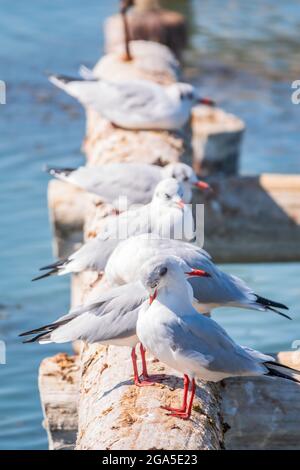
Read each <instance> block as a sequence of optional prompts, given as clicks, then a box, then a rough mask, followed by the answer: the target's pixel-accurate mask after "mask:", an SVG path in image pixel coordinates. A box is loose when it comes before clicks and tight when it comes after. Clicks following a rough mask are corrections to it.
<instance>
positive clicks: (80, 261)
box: [33, 178, 195, 281]
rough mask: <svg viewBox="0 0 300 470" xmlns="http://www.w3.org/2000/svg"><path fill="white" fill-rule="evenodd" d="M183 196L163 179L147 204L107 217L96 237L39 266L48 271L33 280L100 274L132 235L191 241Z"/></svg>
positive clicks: (190, 221) (171, 180) (178, 187)
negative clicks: (118, 247)
mask: <svg viewBox="0 0 300 470" xmlns="http://www.w3.org/2000/svg"><path fill="white" fill-rule="evenodd" d="M183 193H184V191H183V187H182V185H181V183H179V182H178V181H177V180H175V179H174V178H167V179H165V180H162V181H161V182H160V183H158V185H157V186H156V189H155V191H154V195H153V198H152V201H151V203H150V204H147V205H145V206H141V207H140V208H138V209H132V210H129V211H127V212H123V213H121V214H120V215H118V216H110V217H107V219H106V221H105V224H104V227H103V229H102V231H101V233H100V234H99V235H98V236H97V237H96V238H94V239H92V240H89V241H87V242H86V243H85V244H84V245H83V246H82V247H81V248H80V249H79V250H77V251H75V252H74V253H73V254H71V255H70V256H69V257H68V258H66V259H65V260H61V261H57V262H55V263H53V264H50V265H48V266H44V267H42V268H41V270H42V271H47V272H46V273H45V274H42V275H40V276H38V277H36V278H34V279H33V281H36V280H38V279H43V278H46V277H48V276H52V275H63V274H68V273H79V272H82V271H86V270H88V271H96V272H98V273H102V272H103V271H104V268H105V265H106V262H107V260H108V258H109V256H110V255H111V253H112V252H113V250H114V249H115V248H116V246H117V245H118V243H119V242H120V241H121V240H124V239H126V238H128V237H130V236H133V235H137V234H142V233H152V234H155V236H162V237H171V238H180V239H181V238H182V239H184V240H191V239H193V238H194V237H195V232H194V221H193V215H192V212H191V209H190V208H189V206H187V205H185V204H184V202H183V200H182V198H183Z"/></svg>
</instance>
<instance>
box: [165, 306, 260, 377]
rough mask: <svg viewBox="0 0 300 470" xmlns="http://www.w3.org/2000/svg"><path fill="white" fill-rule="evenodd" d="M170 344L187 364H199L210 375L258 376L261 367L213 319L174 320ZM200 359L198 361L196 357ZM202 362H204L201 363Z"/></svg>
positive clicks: (201, 317) (192, 317)
mask: <svg viewBox="0 0 300 470" xmlns="http://www.w3.org/2000/svg"><path fill="white" fill-rule="evenodd" d="M173 331H174V334H173V341H174V342H175V345H176V343H177V345H178V348H179V354H180V353H181V354H182V355H184V356H185V357H188V358H189V359H190V360H191V361H195V364H196V363H197V360H198V361H201V365H202V367H205V368H207V370H209V371H211V372H216V373H220V374H225V375H227V374H228V375H246V374H247V373H249V374H250V375H251V374H253V373H254V374H255V373H258V374H259V373H261V372H262V371H263V367H261V366H260V365H259V362H262V361H257V360H256V358H255V357H254V356H253V355H251V354H249V353H248V351H247V350H246V349H244V348H242V347H241V346H239V345H238V344H237V343H235V342H234V341H233V340H232V338H230V336H229V335H228V334H227V333H226V331H225V330H224V329H223V328H222V327H221V326H220V325H219V324H218V323H216V322H215V321H214V320H212V319H210V318H206V317H204V316H202V315H201V316H198V315H195V314H194V315H191V316H188V317H185V318H179V319H178V326H177V328H173ZM198 357H200V360H199V358H198ZM205 362H206V363H205Z"/></svg>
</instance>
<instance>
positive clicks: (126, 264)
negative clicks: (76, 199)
mask: <svg viewBox="0 0 300 470" xmlns="http://www.w3.org/2000/svg"><path fill="white" fill-rule="evenodd" d="M161 253H163V254H165V255H175V256H177V257H179V258H181V259H182V260H183V261H184V262H185V263H187V264H188V265H189V266H190V268H192V269H200V270H201V269H202V270H204V271H206V272H207V273H209V274H210V276H211V277H207V278H205V279H201V281H200V280H199V279H198V278H197V277H193V278H191V279H190V280H189V282H190V284H191V285H192V287H193V291H194V298H195V300H196V302H197V308H199V310H200V311H201V312H202V313H210V312H211V310H212V309H214V308H217V307H237V308H245V309H250V310H259V311H263V312H266V311H272V312H275V313H278V314H279V315H282V316H284V317H286V318H288V319H291V318H290V317H289V316H288V315H286V314H285V313H282V312H281V311H279V310H278V309H284V310H288V308H287V307H286V306H285V305H284V304H282V303H278V302H274V301H272V300H269V299H266V298H264V297H262V296H260V295H258V294H256V293H255V292H254V291H253V289H251V288H250V287H249V286H247V284H246V283H245V282H244V281H243V280H241V279H239V278H238V277H236V276H232V275H230V274H227V273H225V272H223V271H221V270H220V269H219V268H218V266H216V265H215V264H214V263H213V261H212V259H211V257H210V256H209V254H208V253H207V252H206V251H205V250H203V249H201V248H199V247H197V246H196V245H192V244H190V243H183V242H181V241H178V240H169V239H167V238H157V237H156V238H153V237H152V236H151V235H149V234H142V235H139V236H135V237H131V238H128V240H125V241H123V242H121V243H120V244H119V245H118V246H117V247H116V249H115V250H114V251H113V252H112V255H111V256H110V258H109V259H108V262H107V265H106V268H105V275H106V279H107V281H108V283H109V284H110V285H112V286H113V285H115V286H116V285H122V284H128V283H131V282H135V281H137V280H138V279H139V273H140V268H141V266H143V265H144V264H145V262H146V261H147V260H149V259H151V258H153V257H155V256H157V255H159V254H161Z"/></svg>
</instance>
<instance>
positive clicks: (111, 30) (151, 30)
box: [104, 0, 187, 58]
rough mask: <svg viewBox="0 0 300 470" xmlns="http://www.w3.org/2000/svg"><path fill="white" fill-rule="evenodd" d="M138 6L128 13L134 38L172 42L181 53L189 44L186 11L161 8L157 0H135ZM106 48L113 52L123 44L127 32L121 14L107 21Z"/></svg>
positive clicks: (173, 47) (130, 32) (168, 44)
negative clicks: (179, 11)
mask: <svg viewBox="0 0 300 470" xmlns="http://www.w3.org/2000/svg"><path fill="white" fill-rule="evenodd" d="M134 3H135V6H134V8H132V9H131V10H130V11H129V12H128V13H127V21H128V28H129V36H130V38H131V39H132V40H146V41H155V42H158V43H161V44H165V45H166V46H168V47H169V48H170V49H171V50H172V51H173V52H174V54H175V55H176V56H177V57H179V58H180V57H181V55H182V52H183V49H184V48H185V47H186V44H187V25H186V21H185V18H184V16H183V15H181V14H180V13H177V12H176V11H170V10H165V9H162V8H160V6H159V2H158V1H157V0H135V2H134ZM104 34H105V49H106V52H108V53H111V52H114V51H115V50H116V47H118V46H120V44H121V45H122V48H123V51H124V44H125V34H124V25H123V20H122V17H121V15H114V16H111V17H109V18H108V19H107V20H106V21H105V26H104Z"/></svg>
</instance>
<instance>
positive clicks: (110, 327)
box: [20, 255, 207, 387]
mask: <svg viewBox="0 0 300 470" xmlns="http://www.w3.org/2000/svg"><path fill="white" fill-rule="evenodd" d="M161 260H162V261H163V260H164V256H163V255H162V256H161ZM178 264H179V265H180V266H181V267H182V270H183V272H186V276H194V275H195V276H206V275H207V274H206V273H205V272H204V271H203V272H200V270H196V271H195V272H194V271H193V270H192V269H190V268H189V266H187V265H186V264H185V263H184V262H183V261H182V260H180V259H178ZM190 295H191V296H192V290H191V288H190ZM148 297H149V295H148V292H147V290H146V289H145V288H144V286H143V285H142V284H141V282H140V281H137V282H134V283H131V284H126V285H124V286H119V287H115V288H112V289H109V290H107V289H106V288H105V292H103V291H102V292H101V293H97V296H96V298H95V299H94V300H93V302H90V303H87V304H86V305H82V306H79V307H76V308H73V309H71V310H70V312H69V313H68V314H66V315H64V316H62V317H60V318H59V319H58V320H56V321H55V322H53V323H51V324H48V325H44V326H42V327H40V328H36V329H33V330H30V331H26V332H25V333H21V334H20V336H22V337H23V336H32V335H34V336H33V337H32V338H30V339H27V340H25V341H24V343H33V342H39V343H40V344H47V343H65V342H70V341H76V340H83V341H86V342H87V343H89V344H93V343H100V344H104V345H105V344H106V345H114V346H125V347H129V348H131V359H132V364H133V372H134V383H135V385H137V386H139V387H142V386H147V385H153V383H155V382H156V381H157V380H158V379H159V378H161V377H157V376H152V377H150V376H149V374H148V371H147V364H146V359H145V349H144V347H143V345H142V344H140V352H141V358H142V367H143V369H142V376H141V377H142V378H141V377H140V376H139V373H138V366H137V355H136V346H137V344H138V342H139V339H138V337H137V335H136V323H137V318H138V314H139V312H140V311H141V310H143V309H147V308H148V307H149V302H148Z"/></svg>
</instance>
